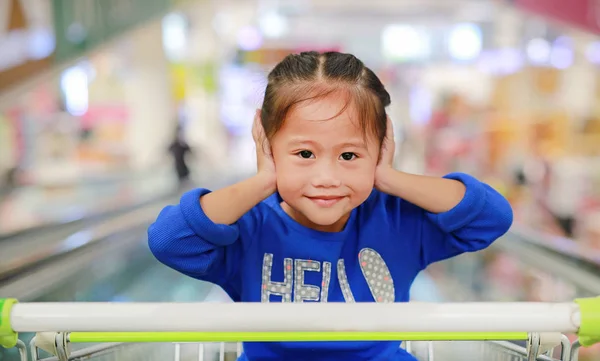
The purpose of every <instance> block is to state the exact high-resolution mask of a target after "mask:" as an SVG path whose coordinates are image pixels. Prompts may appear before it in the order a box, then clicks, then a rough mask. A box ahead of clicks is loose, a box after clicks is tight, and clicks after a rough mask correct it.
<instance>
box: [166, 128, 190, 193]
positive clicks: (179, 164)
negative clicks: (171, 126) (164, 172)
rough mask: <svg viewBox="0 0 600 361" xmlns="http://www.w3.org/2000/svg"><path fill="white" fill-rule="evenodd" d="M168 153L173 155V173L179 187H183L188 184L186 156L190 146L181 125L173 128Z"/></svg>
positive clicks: (188, 171)
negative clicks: (173, 132) (173, 133)
mask: <svg viewBox="0 0 600 361" xmlns="http://www.w3.org/2000/svg"><path fill="white" fill-rule="evenodd" d="M169 153H170V154H171V156H172V157H173V163H174V166H175V173H176V175H177V180H178V182H179V187H180V188H185V187H186V186H187V185H188V182H189V177H190V168H189V167H188V164H187V156H188V154H191V153H192V148H191V147H190V146H189V144H188V143H187V142H186V141H185V137H184V134H183V127H182V126H181V125H179V124H178V125H177V128H176V129H175V137H174V139H173V142H171V144H170V145H169Z"/></svg>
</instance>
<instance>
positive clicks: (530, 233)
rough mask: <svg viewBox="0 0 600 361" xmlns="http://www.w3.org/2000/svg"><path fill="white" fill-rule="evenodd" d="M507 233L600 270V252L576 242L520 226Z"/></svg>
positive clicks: (513, 227) (517, 225)
mask: <svg viewBox="0 0 600 361" xmlns="http://www.w3.org/2000/svg"><path fill="white" fill-rule="evenodd" d="M509 233H510V234H512V235H514V236H516V237H518V238H520V239H521V240H522V241H524V242H526V243H527V244H529V245H532V246H535V247H537V248H540V249H543V250H546V251H550V252H553V253H556V254H560V255H562V256H564V257H568V258H571V259H572V260H575V261H577V262H580V263H583V264H586V265H588V266H591V267H595V268H598V270H600V252H599V251H596V250H593V249H591V248H589V247H586V246H585V245H583V244H582V243H579V242H577V241H576V240H573V239H570V238H567V237H560V236H555V235H550V234H545V233H543V232H540V231H536V230H534V229H532V228H529V227H526V226H523V225H520V224H515V225H513V226H512V227H511V229H510V231H509Z"/></svg>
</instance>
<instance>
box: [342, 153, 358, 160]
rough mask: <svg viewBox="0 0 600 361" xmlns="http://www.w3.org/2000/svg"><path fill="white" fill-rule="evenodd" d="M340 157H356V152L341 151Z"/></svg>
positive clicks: (349, 158)
mask: <svg viewBox="0 0 600 361" xmlns="http://www.w3.org/2000/svg"><path fill="white" fill-rule="evenodd" d="M340 158H342V159H343V160H353V159H355V158H356V154H354V153H351V152H345V153H342V155H340Z"/></svg>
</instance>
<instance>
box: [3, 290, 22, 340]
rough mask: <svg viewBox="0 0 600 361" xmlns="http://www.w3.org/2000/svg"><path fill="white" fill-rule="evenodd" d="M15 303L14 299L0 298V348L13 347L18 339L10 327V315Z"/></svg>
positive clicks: (17, 335)
mask: <svg viewBox="0 0 600 361" xmlns="http://www.w3.org/2000/svg"><path fill="white" fill-rule="evenodd" d="M17 302H18V301H17V300H16V299H14V298H0V346H2V347H4V348H12V347H15V346H16V345H17V340H18V339H19V334H17V333H16V332H15V331H13V329H12V327H11V325H10V313H11V311H12V308H13V306H14V305H15V304H17Z"/></svg>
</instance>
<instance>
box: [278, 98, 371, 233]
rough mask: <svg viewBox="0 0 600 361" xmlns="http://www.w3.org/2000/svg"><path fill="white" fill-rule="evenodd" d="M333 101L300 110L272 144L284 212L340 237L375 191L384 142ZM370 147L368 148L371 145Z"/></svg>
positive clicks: (310, 104)
mask: <svg viewBox="0 0 600 361" xmlns="http://www.w3.org/2000/svg"><path fill="white" fill-rule="evenodd" d="M344 105H345V99H343V98H341V99H340V97H337V96H335V95H331V96H329V97H328V98H325V99H322V100H319V101H315V102H308V103H305V104H301V105H300V106H297V107H295V108H294V109H293V110H292V111H291V112H290V113H289V114H288V116H287V119H286V121H285V123H284V125H283V127H281V129H280V130H279V131H278V132H277V134H275V136H274V137H273V139H272V140H271V147H272V149H273V158H274V161H275V168H276V171H277V190H278V192H279V194H280V195H281V197H282V198H283V200H284V203H283V204H282V207H283V209H284V210H285V211H286V213H288V214H289V215H290V216H291V217H292V218H294V219H295V220H296V221H297V222H299V223H300V224H303V225H305V226H307V227H310V228H313V229H317V230H321V231H327V232H338V231H340V230H341V229H342V228H343V227H344V225H345V223H346V221H347V220H348V217H349V214H350V211H352V210H353V209H354V208H356V207H357V206H359V205H360V204H361V203H363V202H364V201H365V200H366V199H367V198H368V197H369V194H370V193H371V192H372V190H373V184H374V179H375V167H376V166H377V160H378V156H379V148H380V147H379V142H378V140H377V138H376V137H375V136H374V135H372V134H367V137H366V139H365V136H364V132H363V131H362V130H361V129H360V128H359V127H358V121H357V115H356V112H355V110H354V109H353V107H352V106H349V107H347V109H346V110H345V111H344V112H343V113H341V114H338V113H339V112H340V110H341V109H343V107H344ZM365 141H366V142H365Z"/></svg>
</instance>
